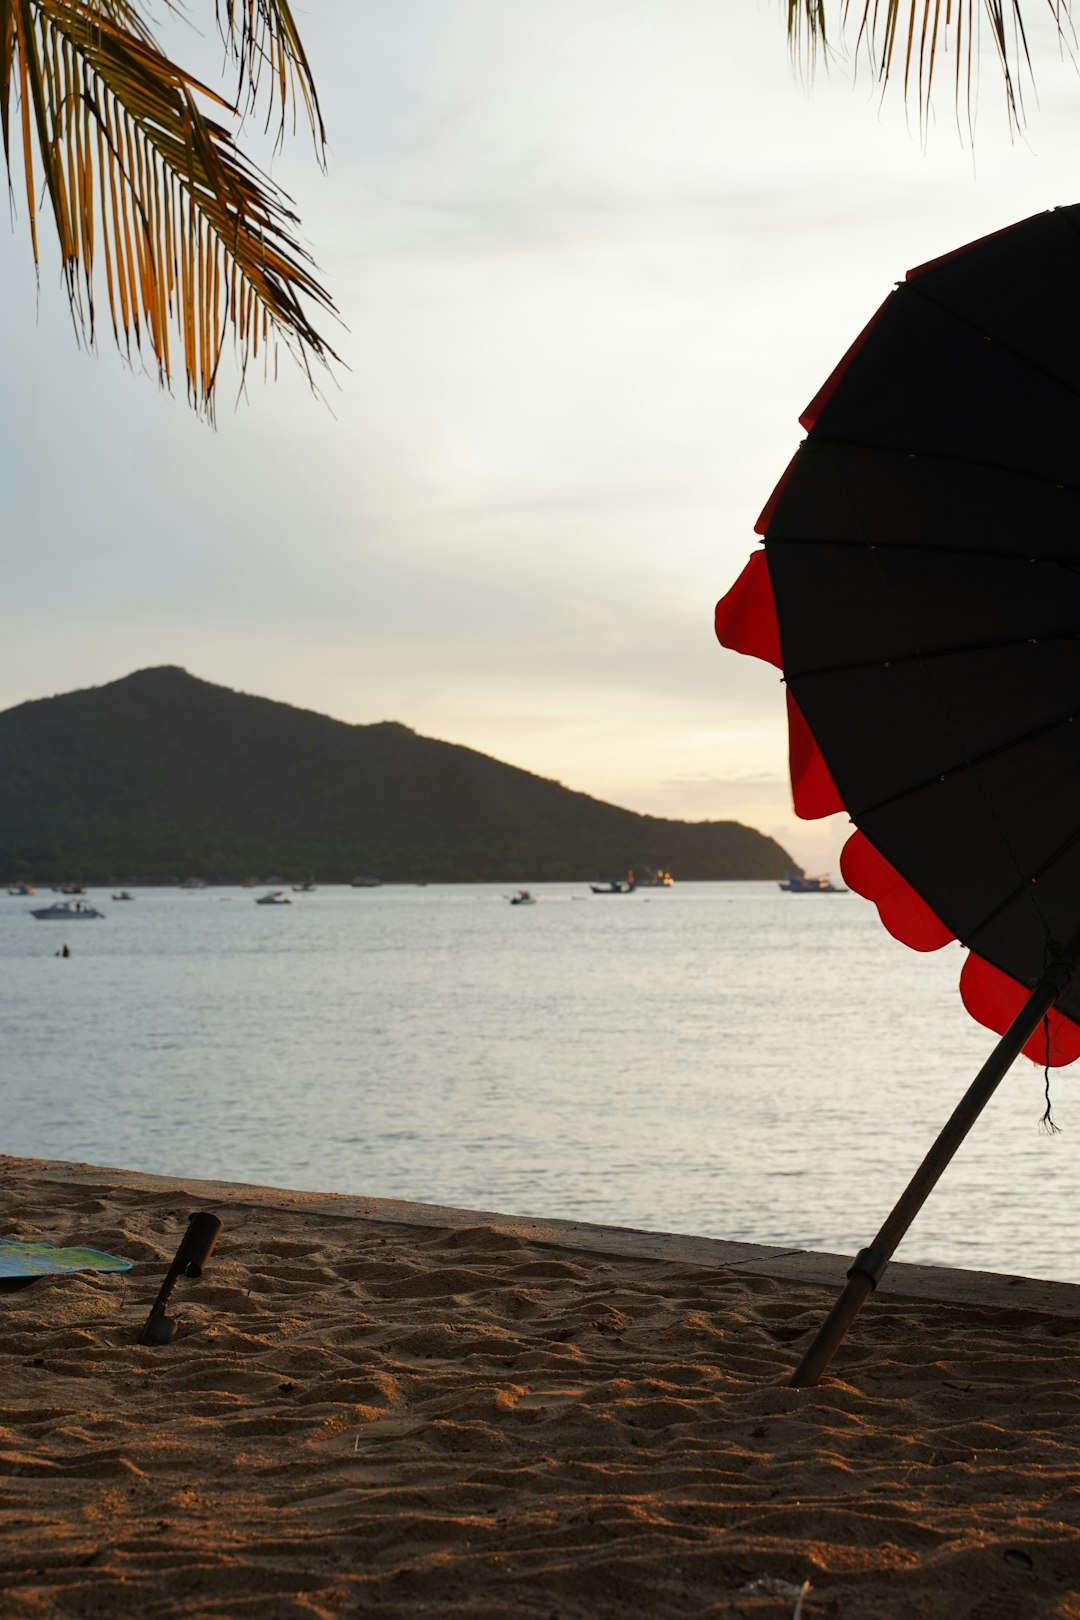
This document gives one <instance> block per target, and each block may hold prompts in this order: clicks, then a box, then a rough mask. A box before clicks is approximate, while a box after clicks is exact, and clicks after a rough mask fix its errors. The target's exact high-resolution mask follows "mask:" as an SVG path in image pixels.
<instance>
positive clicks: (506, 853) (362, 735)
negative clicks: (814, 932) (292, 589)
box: [0, 664, 792, 882]
mask: <svg viewBox="0 0 1080 1620" xmlns="http://www.w3.org/2000/svg"><path fill="white" fill-rule="evenodd" d="M791 865H792V862H791V858H790V856H789V855H788V854H787V852H786V851H784V850H783V849H782V848H781V846H780V845H779V844H777V843H776V842H775V841H774V840H773V839H771V838H767V837H766V836H765V835H764V834H762V833H759V832H757V831H755V830H754V829H753V828H748V827H744V826H743V825H742V824H741V823H739V822H708V821H705V822H686V821H677V820H671V819H666V818H662V817H655V816H643V815H639V814H638V813H637V812H635V811H632V810H625V809H622V808H621V807H619V806H617V805H610V804H607V803H605V801H603V800H601V799H595V798H593V797H591V796H590V795H588V794H585V793H580V792H577V791H576V790H574V789H571V788H566V787H563V786H562V784H561V783H558V782H555V781H552V780H551V779H550V778H548V777H542V776H537V775H535V774H534V773H532V772H529V771H525V770H522V769H521V768H520V767H518V766H514V765H507V764H504V763H503V762H501V761H499V760H496V759H494V758H492V757H491V756H490V755H487V754H482V753H479V752H478V751H477V750H474V749H470V748H465V747H463V746H461V745H460V744H456V743H447V742H442V741H440V740H439V739H437V738H431V737H424V736H422V735H420V734H419V733H417V732H415V731H413V730H412V729H411V728H409V727H408V726H406V725H403V724H402V723H401V722H399V721H393V720H384V721H378V722H375V723H373V724H368V725H352V724H349V723H348V722H347V721H343V720H335V719H333V718H332V717H331V716H329V715H323V714H319V713H318V712H317V711H315V710H309V709H301V708H298V707H296V706H294V705H292V704H286V703H280V702H277V701H275V700H273V699H270V698H263V697H257V696H255V695H252V694H248V693H241V692H236V691H234V690H232V689H231V688H229V687H224V686H219V685H215V684H214V683H212V682H209V681H204V680H201V679H200V678H198V677H197V676H194V675H190V674H189V673H188V672H187V671H186V670H184V669H182V668H180V667H179V666H177V665H168V664H166V665H158V666H154V667H152V668H149V669H144V670H136V671H134V672H133V673H132V674H130V675H126V676H122V677H120V678H119V679H118V680H116V681H112V682H108V683H106V684H105V685H102V686H93V687H87V688H83V689H81V690H79V691H76V692H71V693H62V694H59V695H56V696H53V697H47V698H36V699H31V700H28V701H27V702H24V703H20V704H17V705H15V706H14V707H13V708H10V709H7V710H5V711H3V712H2V713H0V875H2V877H3V878H4V880H10V879H13V878H14V879H18V878H30V879H33V880H35V881H36V880H40V881H42V882H47V881H57V880H68V879H72V880H73V879H76V878H78V879H81V880H82V881H85V882H121V881H125V880H126V881H132V880H136V879H140V878H141V879H144V880H147V881H164V880H167V879H168V878H170V877H175V876H177V875H179V876H185V875H189V874H191V873H197V874H198V875H200V876H203V877H205V878H206V879H208V880H209V881H238V880H241V879H243V878H245V877H247V876H249V875H253V874H256V873H260V872H270V871H273V872H277V873H280V874H281V875H282V877H283V878H287V879H289V880H293V879H298V878H305V879H306V878H309V877H310V878H313V879H315V880H316V881H323V882H333V881H347V880H348V879H349V878H350V877H352V876H353V875H355V874H356V873H359V872H371V873H373V874H374V875H377V876H379V877H381V878H383V880H384V881H404V882H409V881H411V882H416V881H455V880H459V881H485V880H489V881H504V882H513V881H515V880H521V881H527V880H528V881H538V882H539V881H544V880H553V879H559V878H565V879H575V880H576V879H588V878H596V877H598V876H600V877H604V878H607V877H609V876H612V875H614V874H618V873H621V872H623V871H625V870H626V868H627V867H629V866H632V867H636V868H638V869H639V870H640V869H642V868H645V867H660V866H664V867H670V868H672V869H673V870H675V872H676V875H677V876H681V877H684V878H692V877H702V878H709V877H712V878H762V877H779V876H781V875H782V873H783V872H784V871H786V870H787V869H788V868H789V867H790V866H791Z"/></svg>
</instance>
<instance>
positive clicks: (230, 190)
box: [0, 0, 334, 418]
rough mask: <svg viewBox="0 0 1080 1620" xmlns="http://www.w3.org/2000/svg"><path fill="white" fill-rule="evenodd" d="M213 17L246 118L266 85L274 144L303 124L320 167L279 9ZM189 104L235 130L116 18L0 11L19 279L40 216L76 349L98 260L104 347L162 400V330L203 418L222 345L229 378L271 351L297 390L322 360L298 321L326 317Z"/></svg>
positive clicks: (86, 325) (90, 11)
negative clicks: (21, 220)
mask: <svg viewBox="0 0 1080 1620" xmlns="http://www.w3.org/2000/svg"><path fill="white" fill-rule="evenodd" d="M221 7H222V9H221V11H220V13H219V20H220V22H221V27H222V33H223V35H224V36H225V37H226V39H227V40H228V41H229V43H230V46H231V48H232V49H233V51H234V55H235V58H236V61H237V62H238V64H239V68H240V71H241V75H242V89H243V92H244V94H246V95H247V97H248V99H249V102H253V101H254V100H255V99H256V98H257V97H258V96H259V95H260V92H261V82H260V76H261V74H262V73H263V72H267V73H269V74H270V82H269V86H268V89H269V93H270V94H271V96H272V98H273V102H274V103H275V104H277V105H279V106H280V108H281V117H282V128H284V120H285V116H286V109H287V108H288V107H289V106H290V105H291V106H293V107H295V106H296V105H301V106H303V107H304V108H305V110H306V113H307V116H308V118H309V120H310V123H311V128H312V132H313V135H314V138H315V140H316V143H317V146H318V148H319V151H320V155H321V150H322V142H323V137H324V131H323V127H322V120H321V116H320V114H319V110H318V102H317V99H316V97H315V89H314V84H313V81H312V79H311V74H310V69H309V67H308V64H307V60H306V57H305V56H304V54H303V47H302V46H301V44H300V41H299V37H298V35H297V34H296V30H295V27H294V25H293V22H292V18H291V16H290V14H289V11H288V7H287V6H286V4H285V3H284V0H221ZM207 103H209V105H210V106H212V107H215V108H217V109H220V110H223V111H225V112H227V113H230V114H236V112H237V109H235V108H234V107H232V106H230V104H229V103H228V102H227V101H225V100H224V99H223V98H222V97H221V96H219V95H218V94H217V93H216V92H214V91H212V90H210V89H209V88H208V87H207V86H205V85H203V84H200V83H199V82H198V81H197V80H196V79H194V78H193V77H192V76H191V75H190V74H188V73H187V72H185V70H184V69H183V68H181V67H179V66H178V65H177V64H176V63H174V62H172V61H170V60H169V58H168V57H166V56H165V55H164V54H163V52H162V51H161V50H160V49H159V47H158V46H157V44H156V43H155V41H154V39H153V37H152V36H151V34H150V31H149V29H148V28H147V26H146V24H145V22H144V21H143V19H142V17H141V16H140V15H139V13H138V12H137V11H136V10H135V9H134V7H133V6H132V5H131V4H130V3H129V0H0V138H2V140H3V145H4V155H5V160H6V162H7V165H8V170H9V174H10V172H11V168H12V155H13V154H12V147H13V144H14V137H15V130H16V128H17V129H18V131H19V134H20V136H21V140H22V145H23V171H24V183H25V193H26V203H27V209H28V212H29V218H30V227H31V234H32V241H33V249H34V256H35V261H36V260H37V258H38V252H39V244H38V214H39V210H40V206H41V203H42V201H43V199H44V198H47V199H48V204H49V208H50V210H51V214H52V219H53V224H54V226H55V229H56V234H57V240H58V243H59V247H60V254H61V262H62V264H63V269H64V275H65V278H66V282H67V289H68V295H69V298H70V301H71V305H72V309H73V311H74V313H75V314H76V317H77V319H78V321H79V322H80V324H81V326H82V329H83V330H84V331H85V333H86V335H87V337H88V339H89V341H90V342H91V343H93V341H94V337H95V298H94V294H95V279H96V278H95V260H96V258H97V256H98V255H99V254H100V256H101V257H103V259H104V261H105V276H104V282H105V290H106V295H107V300H108V307H109V314H110V319H111V323H112V328H113V332H114V335H115V337H116V340H117V342H118V344H119V345H120V346H121V348H122V349H123V350H124V351H125V352H126V353H128V354H129V355H131V354H133V353H134V352H138V351H145V352H147V353H148V354H149V355H152V356H153V359H154V361H155V362H156V365H157V368H158V372H159V375H160V377H161V379H162V381H163V382H165V383H168V382H169V380H170V377H171V351H170V345H169V329H170V326H171V327H172V328H173V330H174V331H176V332H178V334H179V337H180V347H181V348H182V351H183V355H184V369H185V374H186V381H187V389H188V396H189V398H190V400H191V402H192V403H193V405H194V406H195V407H196V409H198V410H200V411H202V412H203V413H205V414H206V415H207V416H208V417H211V418H212V417H213V413H214V400H215V391H216V387H217V382H218V373H219V366H220V361H221V356H222V353H223V351H224V349H225V346H226V344H227V342H228V340H229V337H230V335H231V336H232V337H233V338H234V340H235V346H236V350H237V356H238V360H239V364H240V369H241V373H243V372H244V370H245V368H246V366H247V363H248V360H249V359H251V358H253V357H254V356H255V354H256V353H257V349H258V345H259V343H260V342H262V343H264V344H265V343H266V342H267V341H269V342H270V343H271V345H273V344H274V343H275V342H284V343H285V344H286V345H287V346H288V347H289V348H290V349H291V350H292V351H293V352H294V354H295V355H296V356H297V358H298V359H299V361H300V363H301V365H302V366H303V367H304V369H305V371H306V374H307V376H308V378H309V380H312V378H313V372H312V363H313V362H322V363H324V364H325V363H326V362H327V361H328V360H329V359H330V358H333V350H332V349H331V348H330V347H329V345H328V344H327V342H326V341H325V339H324V338H323V337H322V336H321V335H320V333H319V332H318V331H317V330H316V328H315V326H314V325H313V323H312V317H311V315H310V314H309V311H310V310H314V311H316V312H317V311H318V310H320V309H321V310H322V311H323V312H324V313H327V312H333V310H334V306H333V303H332V301H331V299H330V296H329V294H328V293H327V292H326V290H325V289H324V288H323V287H322V286H321V285H320V284H319V282H318V281H317V280H316V279H315V276H314V267H313V265H312V262H311V259H310V257H309V255H308V254H307V253H306V252H305V251H304V249H303V248H302V247H301V246H300V245H299V244H298V242H297V241H296V239H295V235H294V229H295V226H296V224H297V219H296V215H295V213H294V212H293V210H292V207H291V204H290V200H289V198H288V197H287V196H286V195H285V194H284V193H283V192H282V191H281V190H280V189H279V188H278V187H276V186H275V185H274V184H273V183H272V182H271V181H270V180H269V179H268V178H267V177H266V176H265V175H263V174H262V173H260V171H259V170H258V169H257V168H256V167H255V166H254V165H253V164H252V163H250V162H249V161H248V160H247V159H246V158H245V157H244V155H243V153H242V152H241V151H240V150H239V149H238V148H237V146H236V145H235V144H234V142H233V139H232V136H231V134H230V132H229V130H228V128H226V127H225V125H224V124H223V123H222V122H219V121H218V120H217V118H211V117H210V116H209V114H208V113H207V112H206V111H204V110H203V109H204V106H205V105H206V104H207ZM15 104H17V105H18V118H17V120H13V119H12V116H11V112H12V108H13V105H15ZM279 134H280V132H279Z"/></svg>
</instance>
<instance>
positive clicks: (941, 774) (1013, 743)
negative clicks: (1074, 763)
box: [850, 713, 1076, 826]
mask: <svg viewBox="0 0 1080 1620" xmlns="http://www.w3.org/2000/svg"><path fill="white" fill-rule="evenodd" d="M1075 719H1076V715H1075V713H1073V714H1065V715H1062V716H1061V717H1060V719H1058V720H1048V721H1047V722H1046V724H1045V725H1044V726H1037V727H1036V728H1035V729H1034V730H1033V731H1025V732H1024V733H1023V735H1022V736H1020V737H1013V738H1011V739H1010V740H1009V741H1008V742H1004V743H999V744H998V745H997V747H996V748H988V749H987V750H986V751H985V753H982V754H976V755H974V756H973V757H972V758H969V759H965V760H962V761H961V763H960V764H958V765H947V766H946V767H945V769H944V770H942V771H935V772H934V774H933V775H932V776H926V777H924V778H923V779H922V781H920V782H913V783H911V784H910V786H908V787H904V788H900V790H899V791H898V792H896V793H889V794H887V795H886V796H885V798H883V799H877V800H876V801H875V802H874V803H873V804H866V805H860V806H859V807H858V808H857V809H853V810H851V812H850V814H851V819H852V821H854V823H855V825H856V826H859V825H861V821H862V818H864V817H866V816H872V815H876V814H877V812H878V811H879V810H887V809H889V808H890V807H891V806H892V805H894V804H900V803H901V802H902V801H903V800H904V799H911V798H914V796H915V795H916V794H917V793H922V792H924V791H925V790H926V789H927V788H928V787H934V786H935V785H936V784H937V783H939V782H947V781H948V780H949V778H950V777H952V776H955V775H956V774H957V773H958V772H960V771H970V770H974V769H976V768H977V767H978V766H980V765H985V764H987V763H988V761H990V760H992V759H998V758H1000V756H1001V755H1002V754H1008V753H1011V752H1012V751H1013V749H1015V748H1022V747H1023V746H1024V744H1025V743H1029V742H1033V741H1035V739H1036V738H1038V737H1046V736H1049V734H1050V733H1051V732H1052V731H1057V730H1058V729H1059V727H1061V726H1071V725H1072V724H1073V722H1074V720H1075Z"/></svg>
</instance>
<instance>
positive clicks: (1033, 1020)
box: [790, 932, 1080, 1389]
mask: <svg viewBox="0 0 1080 1620" xmlns="http://www.w3.org/2000/svg"><path fill="white" fill-rule="evenodd" d="M1078 960H1080V932H1077V933H1076V934H1074V935H1073V937H1072V939H1071V940H1070V941H1069V943H1068V945H1067V946H1066V947H1065V950H1064V951H1063V952H1062V954H1061V956H1060V957H1059V958H1058V959H1057V961H1056V962H1054V963H1052V964H1051V966H1050V967H1049V968H1048V969H1047V971H1046V972H1045V973H1044V974H1043V977H1042V978H1041V979H1040V980H1039V983H1038V984H1037V985H1036V986H1035V989H1034V990H1033V991H1032V993H1031V995H1030V996H1029V997H1028V999H1027V1001H1025V1003H1024V1005H1023V1006H1022V1007H1021V1009H1020V1011H1019V1012H1018V1013H1017V1015H1016V1017H1015V1018H1014V1019H1013V1021H1012V1023H1011V1024H1010V1025H1009V1027H1008V1029H1007V1030H1006V1031H1005V1033H1004V1035H1003V1036H1002V1037H1001V1039H1000V1041H999V1042H998V1044H997V1045H996V1046H995V1048H994V1050H993V1051H992V1052H991V1054H990V1056H989V1057H988V1058H987V1060H986V1062H985V1063H984V1064H983V1066H982V1068H981V1069H980V1070H979V1072H978V1074H977V1075H976V1076H975V1079H974V1080H973V1081H972V1083H971V1085H970V1086H969V1087H968V1089H967V1091H966V1092H965V1094H964V1096H963V1097H962V1098H961V1100H960V1102H959V1103H958V1104H957V1107H956V1109H955V1110H954V1112H953V1114H952V1115H951V1117H950V1118H949V1120H948V1121H947V1122H946V1124H945V1125H944V1126H943V1128H942V1130H941V1132H940V1134H939V1135H938V1138H937V1140H936V1141H935V1142H934V1144H933V1146H932V1147H931V1148H930V1151H929V1152H928V1153H927V1155H926V1157H925V1159H924V1160H923V1162H922V1164H920V1166H919V1168H918V1169H917V1170H916V1172H915V1174H914V1175H913V1176H912V1178H911V1180H910V1181H909V1182H908V1184H907V1186H906V1187H905V1189H904V1191H903V1192H902V1193H901V1195H900V1197H899V1199H898V1200H897V1202H896V1205H895V1207H894V1208H893V1210H892V1211H891V1213H890V1214H889V1216H888V1217H887V1219H886V1220H885V1222H884V1225H883V1226H882V1227H881V1230H880V1231H879V1232H878V1235H877V1237H876V1238H875V1239H874V1241H873V1243H872V1244H871V1245H870V1247H869V1248H868V1249H861V1250H860V1251H859V1253H858V1254H857V1255H856V1256H855V1259H854V1260H853V1261H852V1263H851V1268H850V1270H849V1271H848V1280H847V1284H846V1286H845V1288H844V1290H843V1292H842V1294H841V1295H840V1297H839V1299H838V1300H837V1302H836V1304H835V1305H834V1306H833V1308H832V1310H831V1311H830V1312H829V1314H828V1316H827V1317H826V1318H825V1321H824V1322H823V1323H822V1325H821V1327H820V1328H819V1329H818V1332H817V1336H816V1337H815V1339H814V1342H813V1343H812V1344H811V1346H810V1348H809V1349H808V1350H807V1352H806V1354H805V1355H804V1356H803V1358H802V1360H801V1361H800V1362H799V1365H798V1366H797V1367H796V1369H795V1371H794V1373H793V1374H792V1375H791V1379H790V1384H791V1386H792V1387H793V1388H795V1389H801V1388H803V1387H804V1386H806V1385H808V1384H816V1383H817V1382H818V1380H819V1379H820V1378H821V1376H822V1374H823V1373H824V1371H825V1369H826V1367H827V1366H828V1365H829V1362H830V1361H831V1360H832V1358H833V1356H834V1355H835V1354H836V1351H837V1350H838V1349H839V1347H840V1345H841V1344H842V1343H843V1340H844V1337H845V1335H846V1334H847V1330H848V1328H849V1327H850V1326H851V1324H852V1322H854V1320H855V1318H856V1316H858V1314H859V1312H860V1311H861V1309H862V1307H863V1305H865V1303H866V1301H867V1299H868V1298H869V1297H870V1295H871V1294H872V1293H873V1291H874V1289H875V1288H876V1287H877V1285H878V1283H879V1282H880V1281H881V1278H882V1275H883V1274H884V1271H885V1268H886V1266H887V1265H888V1263H889V1261H890V1260H891V1259H892V1257H893V1254H894V1252H895V1250H896V1247H897V1244H898V1243H899V1242H900V1240H901V1238H902V1237H903V1236H904V1234H905V1233H906V1232H907V1229H908V1227H909V1226H910V1225H911V1223H912V1221H913V1220H914V1219H915V1217H916V1215H917V1214H918V1213H919V1210H920V1209H921V1208H922V1206H923V1204H924V1203H925V1202H926V1200H927V1198H928V1197H929V1195H930V1193H931V1192H932V1191H933V1189H934V1187H935V1186H936V1185H937V1182H938V1180H939V1179H940V1177H941V1175H942V1172H943V1171H944V1169H945V1167H946V1165H948V1164H949V1162H950V1161H951V1159H952V1157H953V1155H954V1154H955V1152H956V1150H957V1148H958V1147H959V1146H960V1144H961V1142H962V1141H963V1140H964V1138H965V1136H966V1135H967V1134H968V1132H969V1131H970V1129H971V1127H972V1126H973V1125H974V1123H975V1121H976V1120H977V1119H978V1117H979V1115H980V1114H981V1113H982V1111H983V1109H984V1108H985V1107H986V1105H987V1103H988V1102H989V1101H990V1098H991V1097H992V1096H993V1094H994V1092H995V1091H996V1090H997V1087H998V1086H999V1085H1000V1083H1001V1081H1002V1080H1003V1079H1004V1077H1005V1075H1006V1074H1007V1072H1008V1070H1009V1069H1010V1068H1011V1066H1012V1064H1013V1062H1014V1061H1015V1059H1016V1058H1017V1057H1018V1056H1019V1054H1020V1052H1021V1050H1022V1048H1023V1047H1024V1045H1025V1044H1026V1042H1027V1041H1028V1040H1029V1039H1030V1037H1031V1036H1032V1035H1033V1034H1034V1033H1035V1031H1036V1029H1038V1027H1039V1024H1040V1022H1041V1020H1042V1019H1043V1018H1044V1017H1045V1015H1046V1013H1047V1012H1049V1010H1050V1008H1051V1007H1052V1006H1053V1005H1054V1002H1055V1001H1056V1000H1057V998H1058V996H1060V994H1061V992H1062V990H1063V989H1064V988H1065V986H1066V984H1067V983H1068V982H1069V979H1070V978H1071V977H1072V974H1073V971H1074V969H1075V967H1076V965H1077V961H1078Z"/></svg>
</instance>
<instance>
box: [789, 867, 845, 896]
mask: <svg viewBox="0 0 1080 1620" xmlns="http://www.w3.org/2000/svg"><path fill="white" fill-rule="evenodd" d="M778 887H779V888H781V889H783V891H784V893H785V894H845V893H846V892H847V891H846V890H844V889H838V888H837V887H836V884H835V883H834V882H833V881H832V879H831V878H828V877H807V876H806V874H805V873H800V872H789V873H788V875H787V877H786V878H782V879H781V881H780V883H779V885H778Z"/></svg>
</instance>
